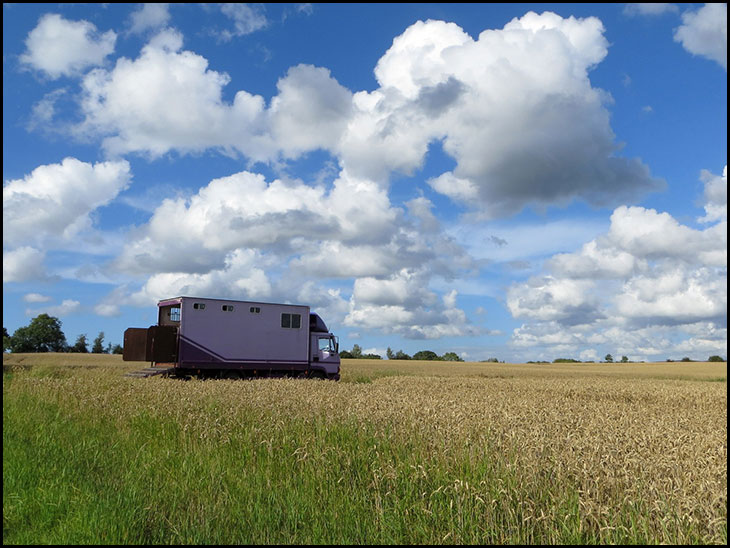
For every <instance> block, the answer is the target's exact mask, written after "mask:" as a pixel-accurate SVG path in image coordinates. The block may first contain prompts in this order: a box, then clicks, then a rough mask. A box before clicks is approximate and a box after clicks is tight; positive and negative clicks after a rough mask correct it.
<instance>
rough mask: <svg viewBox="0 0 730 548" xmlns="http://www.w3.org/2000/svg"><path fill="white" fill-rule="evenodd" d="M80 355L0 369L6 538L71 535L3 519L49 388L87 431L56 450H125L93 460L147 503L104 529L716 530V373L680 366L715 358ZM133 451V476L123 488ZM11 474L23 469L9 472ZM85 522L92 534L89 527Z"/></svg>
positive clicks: (159, 532) (15, 504) (461, 533)
mask: <svg viewBox="0 0 730 548" xmlns="http://www.w3.org/2000/svg"><path fill="white" fill-rule="evenodd" d="M4 365H5V362H4ZM19 365H22V363H20V364H15V365H14V366H11V364H10V363H8V366H9V367H8V368H6V370H7V369H10V370H13V367H17V366H19ZM26 365H27V364H26ZM82 365H83V366H81V367H77V368H72V366H73V364H69V363H67V364H64V365H52V364H46V365H42V366H32V367H28V368H25V369H15V370H14V372H12V373H9V374H7V375H6V377H4V381H3V396H4V398H3V400H4V402H5V401H8V402H10V403H9V404H8V405H7V406H6V405H5V404H4V406H3V424H4V428H3V438H4V443H5V446H6V447H10V448H11V449H10V450H6V449H4V451H3V455H4V459H3V460H4V470H3V472H4V473H3V478H4V479H3V483H4V490H3V493H4V494H3V510H4V511H3V514H4V533H3V537H4V540H6V541H9V542H11V543H12V542H19V541H25V542H33V539H34V540H35V541H36V542H38V541H41V542H43V541H50V542H54V543H55V542H59V541H68V540H71V541H73V540H77V541H78V539H79V535H78V534H74V533H73V531H72V530H71V532H68V531H66V532H65V533H63V534H61V533H59V532H58V527H57V526H54V525H53V523H56V522H57V519H56V518H54V519H50V520H46V524H45V525H44V526H43V527H42V528H40V529H39V530H37V531H36V533H37V534H36V536H35V537H33V536H32V535H30V536H28V535H23V534H22V531H20V529H22V528H21V527H20V525H19V524H21V523H23V524H25V526H28V527H30V528H31V530H32V527H33V516H32V515H31V512H30V511H29V510H28V509H29V508H31V507H33V504H31V502H30V501H28V500H25V499H26V497H30V496H36V497H37V496H38V493H39V492H43V490H44V489H48V488H49V486H48V485H46V484H44V481H51V480H49V479H38V478H37V477H35V476H34V474H35V475H39V474H38V471H37V470H35V468H34V467H33V465H30V468H27V469H25V471H24V472H21V469H22V467H20V468H18V469H17V471H16V469H15V468H13V467H12V466H11V465H6V463H5V461H6V460H9V461H11V462H12V459H13V458H14V455H13V454H8V451H14V449H13V448H15V447H18V446H19V445H18V444H19V443H20V442H19V441H18V440H23V443H24V444H26V445H27V444H29V443H30V444H31V445H32V444H33V443H41V444H44V443H51V441H49V440H47V439H45V438H44V437H43V435H41V434H38V433H37V432H36V433H31V432H30V431H29V430H30V429H32V428H33V425H34V422H36V421H37V420H38V419H33V417H32V415H33V413H32V410H31V409H28V413H29V417H30V418H29V419H28V421H29V422H28V423H26V424H25V425H22V424H20V423H19V422H18V421H16V420H14V418H13V417H14V415H13V414H17V413H19V412H21V411H22V409H23V406H26V407H27V406H28V405H33V404H36V405H50V406H52V412H51V413H50V415H51V416H54V417H55V418H56V420H57V421H58V422H59V424H58V425H57V427H58V428H63V425H64V424H76V425H82V426H83V428H82V430H83V431H88V432H89V434H88V438H87V439H76V440H75V441H73V440H71V441H69V442H68V443H67V445H66V446H64V447H63V448H62V449H61V450H60V454H65V453H68V452H71V453H73V452H74V451H77V452H79V451H80V454H81V455H82V460H83V461H84V462H85V463H87V465H88V466H91V467H92V469H97V470H98V471H99V472H98V473H99V474H100V475H103V471H104V470H106V468H105V467H107V466H109V467H111V466H112V465H113V466H114V467H115V468H119V467H121V468H124V467H126V470H127V473H126V474H125V473H122V474H121V475H119V470H116V471H115V470H112V469H111V468H109V470H108V472H109V473H110V474H112V475H113V474H117V476H118V477H117V479H115V480H114V482H115V483H114V485H116V486H117V487H119V486H120V485H121V486H122V489H121V490H122V491H124V490H125V489H126V490H127V491H129V493H131V494H130V495H129V498H130V500H132V499H133V500H134V501H136V502H126V503H124V504H122V503H119V504H112V507H113V508H115V510H114V511H115V512H124V511H125V510H124V508H126V506H125V504H129V505H130V507H132V506H133V507H135V508H137V507H138V506H140V505H141V506H142V507H143V508H146V509H147V510H146V515H147V517H146V518H145V520H144V527H143V528H142V529H143V530H142V532H140V530H139V529H140V527H141V525H140V524H139V523H138V522H136V521H134V519H132V518H129V520H128V521H129V525H128V526H126V528H125V527H122V530H121V532H119V533H118V534H117V535H116V536H112V537H111V538H110V539H108V540H111V541H119V540H120V539H121V540H122V541H133V542H139V541H143V542H177V543H184V542H223V543H225V542H228V543H231V542H243V541H249V542H271V543H273V542H290V543H298V542H305V543H321V542H326V543H329V542H334V543H338V542H342V543H439V542H440V543H452V542H453V543H479V542H485V543H522V542H525V543H571V542H572V543H586V542H587V543H594V542H598V543H612V542H617V543H620V542H648V543H656V542H659V543H725V542H726V539H727V393H726V380H725V381H721V382H707V380H704V381H703V380H686V379H687V378H692V374H691V373H694V374H695V375H696V376H695V377H694V378H696V379H711V380H717V379H720V378H723V376H724V377H725V378H726V371H727V370H726V368H725V369H724V373H723V369H722V366H724V364H721V365H720V366H718V365H715V364H705V365H708V368H707V369H705V368H704V367H705V366H704V365H702V366H701V367H697V368H695V369H694V370H689V369H687V368H686V367H687V366H685V369H683V370H679V369H677V368H676V367H675V366H674V365H670V366H669V367H665V368H664V369H661V368H660V369H654V370H653V371H652V374H647V373H646V370H641V369H639V367H640V366H639V365H634V366H633V367H634V368H633V369H628V368H626V369H623V370H621V369H618V368H621V367H624V366H623V365H618V364H616V365H614V366H613V368H612V367H609V366H607V365H605V364H601V365H600V366H598V364H596V367H594V368H593V369H592V370H591V368H590V366H588V367H585V366H573V367H574V368H573V369H571V368H570V367H567V368H566V366H564V365H563V366H561V367H555V368H549V367H548V368H542V369H540V366H534V367H531V368H527V367H523V366H510V365H504V364H499V365H498V366H497V365H496V364H495V366H484V365H483V364H460V365H455V364H453V365H452V364H424V363H420V364H417V363H409V364H404V363H388V362H381V363H373V364H371V363H364V362H360V361H351V362H345V363H344V364H343V381H341V382H339V383H333V382H325V381H303V380H291V379H267V380H260V381H189V382H182V381H174V380H170V379H164V378H149V379H130V378H123V377H122V376H121V373H122V371H123V370H124V367H122V366H121V363H112V362H111V361H109V363H106V362H104V363H101V364H99V365H98V366H95V367H91V366H90V365H91V364H89V363H86V364H82ZM647 365H648V364H647ZM651 365H653V364H651ZM667 365H669V364H667ZM693 365H695V364H691V365H690V367H691V366H693ZM698 365H701V364H698ZM125 367H127V368H129V367H128V366H126V365H125ZM637 371H638V373H637ZM688 371H690V372H691V373H690V374H688ZM667 377H669V378H667ZM16 422H18V424H16ZM8 424H9V425H10V426H9V427H6V426H5V425H8ZM36 426H37V427H39V426H40V425H37V424H36ZM51 426H53V425H51ZM40 428H41V430H43V429H46V428H49V425H44V426H40ZM6 429H7V431H6ZM93 432H99V433H100V436H101V438H103V440H104V442H103V443H102V442H101V441H98V440H99V438H96V439H95V438H94V437H93V436H94V434H93ZM29 440H35V441H29ZM79 444H81V446H82V448H81V449H80V450H78V445H79ZM84 444H86V446H85V447H86V449H84ZM104 444H112V445H114V444H116V449H115V450H116V451H117V452H118V453H119V454H121V455H123V458H121V460H120V461H116V464H112V463H106V462H104V461H105V460H114V458H113V457H109V456H108V453H106V451H105V449H104V447H103V446H104ZM26 450H27V451H30V452H31V454H32V453H33V451H35V450H36V449H35V448H34V447H30V448H28V447H26ZM69 458H70V459H71V460H73V459H74V456H73V454H72V455H71V456H70V457H69ZM243 463H246V464H245V465H244V464H243ZM36 466H38V465H37V464H36ZM132 469H136V470H137V472H136V473H137V476H138V477H141V478H144V482H143V483H142V484H139V485H135V486H134V488H131V487H129V482H133V481H135V480H133V479H132V478H133V473H132ZM34 470H35V472H34ZM13 474H18V475H19V476H22V477H21V478H20V479H19V480H18V481H17V482H16V481H14V478H13V477H12V476H13ZM9 475H10V476H9ZM193 478H194V479H193ZM53 481H56V480H53ZM99 481H100V482H102V485H106V486H108V485H107V483H104V482H106V481H109V480H104V479H99ZM70 483H73V481H70ZM152 486H155V489H157V490H158V494H154V493H153V492H152V491H151V489H152ZM97 488H98V485H97ZM75 489H77V490H78V489H79V487H75ZM88 489H90V490H93V488H92V487H89V488H88ZM81 490H82V492H83V488H81ZM71 492H74V491H73V490H72V491H71ZM31 494H32V495H31ZM77 495H78V493H77ZM55 496H56V499H57V498H58V497H61V498H63V496H64V495H62V494H61V495H59V494H57V495H55ZM85 496H86V497H90V498H91V499H92V500H93V498H94V497H95V496H100V495H96V494H95V493H93V492H88V493H85ZM145 499H148V500H145ZM309 499H311V500H309ZM154 500H157V501H158V503H159V504H158V505H159V506H162V505H163V504H164V506H165V507H166V509H165V511H164V513H163V515H164V519H162V518H160V519H159V520H157V519H153V518H152V517H150V516H152V515H158V513H155V512H153V507H154V506H155V504H153V502H152V501H154ZM163 501H164V502H163ZM36 503H37V501H36ZM36 503H34V504H36ZM55 503H56V504H58V501H57V500H56V501H55ZM107 503H108V501H107ZM37 504H40V505H41V506H42V504H41V503H37ZM65 504H66V505H67V506H69V505H70V506H69V508H70V507H73V504H71V503H69V502H68V501H66V502H65ZM284 507H286V508H287V509H285V510H284V509H282V508H284ZM39 508H40V507H39ZM36 511H40V510H39V509H38V508H37V509H36ZM76 511H78V508H77V510H76ZM158 512H159V509H158ZM278 512H283V513H282V514H281V515H280V514H279V513H278ZM316 512H320V513H321V515H319V516H318V515H315V514H314V513H316ZM226 514H237V515H239V516H241V514H245V516H246V518H245V520H243V521H240V520H239V521H238V522H235V523H237V524H238V525H237V526H238V527H242V523H245V524H246V527H247V528H248V530H247V532H243V531H242V530H240V529H236V526H235V525H234V524H233V523H234V522H230V523H229V521H228V518H226V517H225V516H226ZM181 516H182V517H181ZM206 516H207V517H208V518H209V519H205V520H203V522H201V521H200V520H201V519H203V518H204V517H206ZM213 516H217V517H216V518H214V517H213ZM277 516H278V517H277ZM120 521H121V522H123V521H124V520H120ZM49 523H51V525H49ZM302 523H306V524H305V525H302ZM54 527H55V529H54ZM107 528H108V527H107ZM251 528H258V529H256V530H253V531H252V530H251ZM39 531H42V534H41V533H39ZM86 535H87V537H88V538H90V539H94V533H93V532H92V531H87V533H86ZM81 538H86V537H81ZM29 539H31V540H29ZM95 540H97V541H98V540H100V537H96V538H95Z"/></svg>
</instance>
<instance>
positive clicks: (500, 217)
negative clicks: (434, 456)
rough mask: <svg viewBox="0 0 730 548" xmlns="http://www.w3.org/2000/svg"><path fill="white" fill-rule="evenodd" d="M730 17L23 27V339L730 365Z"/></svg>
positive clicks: (15, 125)
mask: <svg viewBox="0 0 730 548" xmlns="http://www.w3.org/2000/svg"><path fill="white" fill-rule="evenodd" d="M726 105H727V7H726V5H725V4H707V5H705V4H509V5H507V4H484V5H480V4H448V5H447V4H444V5H441V4H387V5H384V4H377V5H368V4H361V5H346V4H345V5H337V4H322V5H318V4H267V5H260V4H235V5H230V4H205V5H200V4H172V5H167V4H146V5H141V4H5V5H4V7H3V325H4V327H6V328H7V330H8V331H9V332H10V333H11V334H12V333H13V332H14V331H15V330H16V329H17V328H18V327H21V326H24V325H27V324H28V322H29V321H30V320H31V318H33V317H35V316H36V315H38V314H40V313H43V312H46V313H49V314H51V315H54V316H57V317H58V318H59V319H61V321H62V322H63V330H64V332H65V334H66V337H67V339H68V341H69V343H73V342H74V341H75V340H76V337H77V336H78V335H79V334H86V335H87V337H88V338H89V340H91V339H93V338H94V337H96V335H97V334H98V333H99V332H100V331H103V332H104V334H105V340H106V341H107V342H111V343H121V340H122V336H123V332H124V329H125V328H126V327H132V326H133V327H145V326H147V325H150V324H152V323H154V322H155V312H156V302H157V301H158V300H160V299H163V298H168V297H174V296H179V295H191V296H203V297H218V298H230V299H240V300H256V301H270V302H295V303H299V304H309V305H310V306H312V308H313V309H314V310H316V311H317V312H319V313H320V315H321V316H322V317H323V318H324V319H325V321H326V322H327V324H328V326H329V327H330V328H331V329H332V330H333V331H334V332H335V333H336V334H337V335H339V337H340V340H341V346H342V347H344V348H348V349H349V348H352V346H353V345H354V344H358V345H360V346H361V347H362V348H363V349H364V350H365V351H368V352H376V353H379V354H383V355H384V354H385V350H386V348H387V347H390V348H392V349H393V350H394V351H397V350H403V351H405V352H407V353H410V354H413V353H415V352H416V351H418V350H425V349H428V350H433V351H435V352H437V353H439V354H441V353H444V352H449V351H455V352H457V353H459V354H460V355H461V356H462V357H464V358H465V359H467V360H482V359H488V358H498V359H499V360H504V361H527V360H552V359H555V358H559V357H571V358H575V359H582V360H600V359H603V357H604V356H605V355H606V354H608V353H610V354H612V355H613V356H615V357H620V356H623V355H625V356H627V357H628V358H629V359H632V360H662V359H665V358H672V359H680V358H682V357H685V356H688V357H691V358H693V359H706V358H707V357H708V356H710V355H713V354H720V355H723V356H726V354H727V236H726V232H727V168H726V164H727V152H726V151H727V106H726Z"/></svg>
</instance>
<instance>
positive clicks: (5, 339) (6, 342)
mask: <svg viewBox="0 0 730 548" xmlns="http://www.w3.org/2000/svg"><path fill="white" fill-rule="evenodd" d="M11 340H12V339H11V338H10V335H8V330H7V329H5V328H4V327H3V352H5V351H6V350H10V342H11ZM388 350H390V349H388Z"/></svg>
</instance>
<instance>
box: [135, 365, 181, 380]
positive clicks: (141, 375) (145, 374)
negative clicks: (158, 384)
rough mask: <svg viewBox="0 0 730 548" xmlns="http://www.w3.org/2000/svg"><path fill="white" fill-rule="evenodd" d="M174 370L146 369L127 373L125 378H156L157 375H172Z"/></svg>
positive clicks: (163, 368) (166, 368)
mask: <svg viewBox="0 0 730 548" xmlns="http://www.w3.org/2000/svg"><path fill="white" fill-rule="evenodd" d="M174 369H175V368H174V367H145V368H144V369H140V370H139V371H130V372H129V373H125V374H124V376H125V377H138V378H145V377H154V376H155V375H163V374H165V373H171V372H172V371H173V370H174Z"/></svg>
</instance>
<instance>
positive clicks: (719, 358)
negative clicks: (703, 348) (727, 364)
mask: <svg viewBox="0 0 730 548" xmlns="http://www.w3.org/2000/svg"><path fill="white" fill-rule="evenodd" d="M707 361H708V362H724V361H725V358H723V357H722V356H717V355H715V356H710V357H709V358H707Z"/></svg>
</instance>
